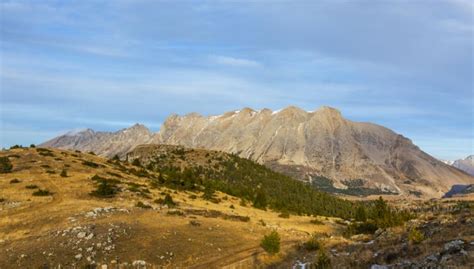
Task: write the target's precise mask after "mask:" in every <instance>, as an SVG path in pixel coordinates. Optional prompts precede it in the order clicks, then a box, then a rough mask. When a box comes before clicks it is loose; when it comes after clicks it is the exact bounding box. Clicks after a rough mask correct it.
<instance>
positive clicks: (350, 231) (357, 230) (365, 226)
mask: <svg viewBox="0 0 474 269" xmlns="http://www.w3.org/2000/svg"><path fill="white" fill-rule="evenodd" d="M378 228H379V227H378V226H377V225H376V224H375V222H373V221H370V220H368V221H366V222H356V223H352V224H350V225H349V226H348V227H347V230H346V235H349V236H350V235H354V234H373V233H375V231H377V229H378Z"/></svg>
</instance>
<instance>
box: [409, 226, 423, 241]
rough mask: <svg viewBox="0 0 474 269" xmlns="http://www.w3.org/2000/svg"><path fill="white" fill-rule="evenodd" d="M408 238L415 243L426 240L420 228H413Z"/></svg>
mask: <svg viewBox="0 0 474 269" xmlns="http://www.w3.org/2000/svg"><path fill="white" fill-rule="evenodd" d="M408 240H409V241H410V242H411V243H413V244H419V243H421V242H423V240H425V235H424V234H423V233H422V232H420V231H419V230H418V229H416V228H413V229H411V230H410V232H409V233H408Z"/></svg>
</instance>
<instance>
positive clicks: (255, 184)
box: [127, 145, 354, 218]
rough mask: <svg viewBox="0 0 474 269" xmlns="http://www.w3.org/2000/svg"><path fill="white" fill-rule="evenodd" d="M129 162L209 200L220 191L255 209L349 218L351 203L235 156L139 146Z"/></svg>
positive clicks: (166, 146) (182, 148)
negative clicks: (157, 173) (255, 207)
mask: <svg viewBox="0 0 474 269" xmlns="http://www.w3.org/2000/svg"><path fill="white" fill-rule="evenodd" d="M127 160H128V162H131V163H134V164H137V165H140V166H143V167H146V168H147V169H149V170H151V171H154V172H159V173H160V178H159V179H158V181H159V182H160V183H162V184H165V185H169V186H175V187H178V188H181V189H186V190H200V191H204V192H205V193H207V194H208V195H209V198H210V199H212V192H213V191H221V192H224V193H227V194H230V195H233V196H236V197H240V198H243V199H245V200H246V201H247V202H248V203H250V204H253V205H256V206H257V207H262V208H265V207H269V208H272V209H275V210H278V211H289V212H294V213H298V214H317V215H327V216H339V217H346V218H347V217H350V216H352V214H353V213H354V212H353V211H354V209H353V203H352V202H349V201H345V200H342V199H340V198H336V197H334V196H332V195H329V194H326V193H324V192H320V191H316V190H314V189H313V188H312V187H311V186H309V185H308V184H304V183H303V182H300V181H297V180H294V179H292V178H290V177H288V176H286V175H283V174H280V173H277V172H274V171H272V170H270V169H268V168H267V167H265V166H263V165H260V164H257V163H255V162H253V161H251V160H248V159H243V158H240V157H238V156H236V155H232V154H228V153H224V152H218V151H209V150H204V149H188V148H184V147H181V146H171V145H141V146H138V147H136V148H135V149H134V150H133V151H131V152H130V153H128V154H127Z"/></svg>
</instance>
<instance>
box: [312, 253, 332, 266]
mask: <svg viewBox="0 0 474 269" xmlns="http://www.w3.org/2000/svg"><path fill="white" fill-rule="evenodd" d="M311 268H315V269H330V268H331V259H329V257H328V255H327V254H326V251H325V250H324V249H320V250H319V251H318V255H317V256H316V259H315V261H314V263H313V267H311Z"/></svg>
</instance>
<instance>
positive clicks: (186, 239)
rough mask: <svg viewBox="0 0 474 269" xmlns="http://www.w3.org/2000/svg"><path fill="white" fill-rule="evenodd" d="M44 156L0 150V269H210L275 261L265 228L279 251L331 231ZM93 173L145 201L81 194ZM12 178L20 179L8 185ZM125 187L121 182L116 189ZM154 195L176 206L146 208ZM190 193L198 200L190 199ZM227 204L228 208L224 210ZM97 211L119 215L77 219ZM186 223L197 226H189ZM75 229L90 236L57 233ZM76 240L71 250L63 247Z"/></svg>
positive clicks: (76, 157) (75, 159)
mask: <svg viewBox="0 0 474 269" xmlns="http://www.w3.org/2000/svg"><path fill="white" fill-rule="evenodd" d="M51 152H52V154H53V155H54V157H51V156H42V155H40V154H39V153H38V151H37V150H36V149H31V148H29V149H15V150H9V151H2V152H1V153H0V156H11V157H10V159H11V161H12V163H13V167H14V168H13V171H12V172H11V173H7V174H0V198H3V199H5V201H4V202H1V203H0V239H1V240H2V241H0V256H2V257H3V258H2V259H0V268H24V267H33V268H36V267H38V266H40V265H43V264H50V265H51V266H57V265H58V264H62V265H63V267H64V266H66V267H68V266H69V267H72V266H83V265H86V264H89V263H90V262H89V261H87V259H86V258H87V257H89V256H92V259H91V260H93V261H95V262H96V263H97V264H101V263H105V264H111V263H113V262H114V260H115V261H117V262H128V263H131V262H133V261H134V260H144V261H146V262H147V263H150V264H154V265H156V266H159V265H161V266H168V267H176V266H185V267H188V266H195V267H197V268H199V267H207V268H209V267H211V268H212V267H213V266H214V267H215V266H224V265H227V264H231V263H233V262H241V261H242V260H245V259H248V257H254V256H255V255H257V256H258V259H257V261H252V262H259V263H273V262H275V261H278V260H279V259H281V257H282V256H281V255H280V256H278V255H277V256H274V257H267V256H266V255H264V253H263V251H262V249H261V248H260V247H259V243H260V240H261V238H262V236H263V235H264V234H266V233H268V232H269V231H271V230H274V229H275V230H277V231H278V232H279V233H280V235H281V237H282V245H283V247H282V249H283V251H286V250H287V249H290V248H291V247H292V246H294V245H295V244H297V243H299V242H303V241H305V240H306V239H307V238H308V235H309V234H312V233H321V234H333V233H335V232H336V230H337V227H338V225H336V224H334V219H331V218H330V219H327V220H326V219H325V218H321V220H322V221H323V222H324V225H314V224H311V223H310V220H311V219H313V218H312V217H308V216H293V215H292V216H290V218H281V217H278V215H279V214H278V213H276V212H272V211H263V210H258V209H254V208H252V207H250V206H241V205H240V204H239V203H240V200H239V199H237V198H235V197H231V196H228V195H224V194H222V193H218V194H217V195H218V196H219V198H221V200H222V201H221V202H220V203H219V204H215V203H211V202H209V201H207V200H203V199H201V198H199V196H200V195H202V194H200V193H190V192H176V191H174V190H170V189H167V188H164V187H162V188H152V187H150V186H149V181H148V180H147V179H146V178H140V177H137V176H134V175H131V174H128V173H124V172H122V171H120V170H119V169H118V168H117V167H116V166H114V165H112V164H110V163H108V162H107V160H106V159H103V158H101V157H97V156H95V155H92V154H86V153H77V152H70V151H62V150H51ZM83 161H90V162H94V163H97V164H99V165H101V167H99V168H92V167H89V166H86V165H84V164H83ZM128 167H129V168H132V166H130V165H128ZM63 169H66V170H67V174H68V177H61V176H60V173H61V171H62V170H63ZM52 171H54V173H52ZM96 174H97V175H99V176H102V177H107V178H118V179H120V180H121V181H122V182H133V183H136V184H141V185H144V186H147V187H146V188H147V189H148V190H149V191H150V194H149V195H150V197H149V198H146V197H143V196H142V195H140V194H139V193H135V192H132V191H122V192H120V193H119V194H118V195H117V196H116V197H114V198H96V197H93V196H91V195H89V193H90V192H91V191H92V190H93V189H94V182H93V181H92V180H91V177H92V176H94V175H96ZM113 175H120V177H116V176H113ZM14 178H17V179H19V180H20V182H19V183H14V184H12V183H10V181H11V180H12V179H14ZM27 185H37V186H38V187H39V188H41V189H47V190H49V191H50V192H52V195H50V196H33V195H32V193H33V192H34V191H36V189H28V188H26V186H27ZM126 186H127V185H126V184H122V187H123V188H124V189H126ZM162 193H171V195H172V197H173V199H174V200H175V201H176V202H178V207H177V208H176V209H167V208H164V207H161V206H160V205H158V204H156V203H154V202H153V201H154V200H155V199H157V198H163V197H164V195H163V194H162ZM193 194H194V195H196V196H198V198H196V199H191V198H190V196H191V195H193ZM139 201H141V202H143V203H145V204H149V205H151V206H152V207H153V209H143V208H138V207H136V206H135V205H136V204H137V202H139ZM231 205H232V206H233V207H234V209H231V208H230V207H231ZM104 207H115V208H118V209H124V211H117V210H116V211H114V212H111V213H107V214H103V215H99V216H97V217H96V218H90V217H87V216H86V215H85V214H86V212H89V211H91V210H93V209H94V208H104ZM125 210H127V211H128V212H126V211H125ZM173 210H179V211H183V212H187V211H189V210H215V211H218V212H221V214H224V215H225V214H226V215H238V216H248V217H250V221H248V222H244V221H238V220H231V219H225V218H224V217H219V216H218V217H205V216H201V215H199V214H192V213H185V215H183V216H180V215H170V214H169V211H171V212H173ZM191 220H194V221H197V222H198V223H199V224H200V225H199V226H196V225H191V224H190V221H191ZM263 223H264V224H265V225H263ZM111 225H112V226H111ZM78 226H80V227H86V226H87V227H92V228H91V229H93V231H94V233H95V235H94V238H93V239H91V240H90V241H85V240H79V239H78V238H76V237H75V234H72V235H71V236H69V235H66V236H62V235H61V234H62V233H63V231H64V230H67V229H70V228H72V227H78ZM110 227H119V228H113V229H116V230H123V231H125V232H117V234H118V235H119V237H117V238H113V240H112V241H113V242H112V243H111V244H109V245H113V246H114V249H112V250H110V251H102V250H100V249H99V248H98V247H97V243H98V242H99V239H100V238H101V237H100V236H102V235H103V236H104V238H105V237H106V236H107V235H108V233H110V232H108V231H109V230H108V229H111V228H110ZM58 234H59V235H58ZM114 236H116V235H114ZM77 241H79V243H77V244H76V245H77V247H74V248H73V247H71V246H72V245H74V244H75V242H77ZM92 242H94V245H92ZM92 246H93V247H94V251H96V254H95V255H94V256H93V255H92V254H91V253H90V252H87V251H86V249H87V248H89V247H92ZM79 249H82V250H79ZM170 253H172V255H171V254H170ZM78 254H82V257H81V258H80V259H76V258H75V256H76V255H78Z"/></svg>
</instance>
